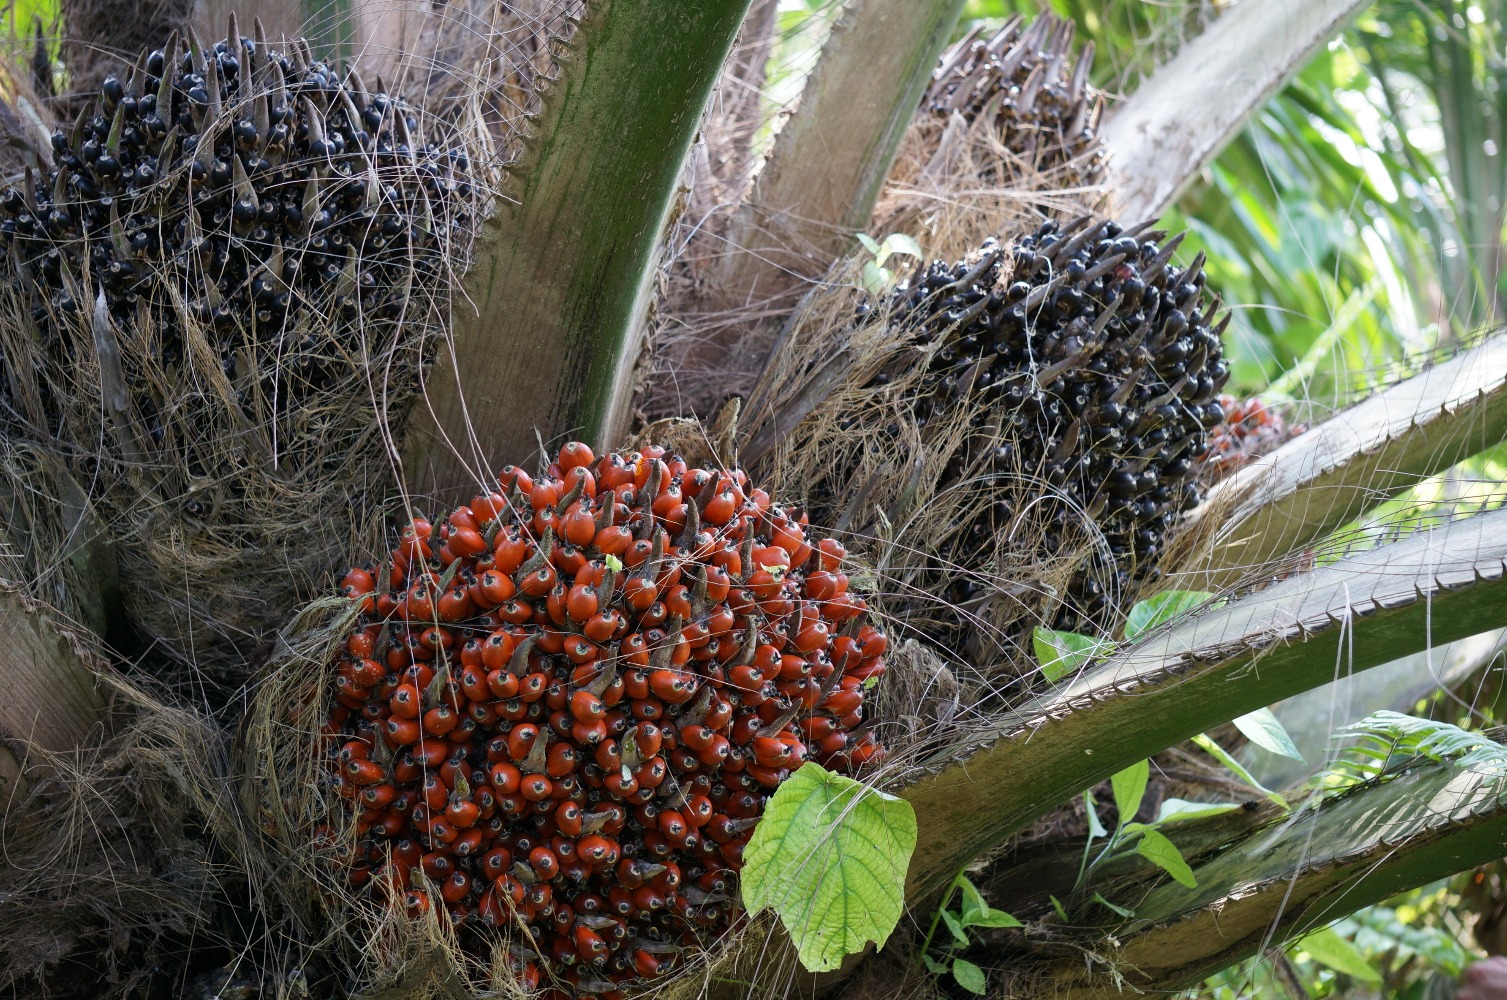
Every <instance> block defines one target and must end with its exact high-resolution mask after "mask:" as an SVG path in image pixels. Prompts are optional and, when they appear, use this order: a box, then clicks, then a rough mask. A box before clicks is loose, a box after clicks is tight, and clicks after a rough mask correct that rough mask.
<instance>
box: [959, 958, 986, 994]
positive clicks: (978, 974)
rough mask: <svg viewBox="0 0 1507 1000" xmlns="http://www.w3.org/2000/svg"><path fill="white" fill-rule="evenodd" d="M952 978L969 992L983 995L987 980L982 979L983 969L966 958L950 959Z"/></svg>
mask: <svg viewBox="0 0 1507 1000" xmlns="http://www.w3.org/2000/svg"><path fill="white" fill-rule="evenodd" d="M952 978H954V979H956V980H957V981H958V985H959V986H961V987H963V989H965V990H967V991H968V992H969V993H977V994H978V995H979V996H983V995H984V988H985V986H986V984H987V980H985V979H984V970H983V969H980V968H979V967H978V966H976V965H974V964H973V963H972V962H970V961H968V960H967V959H966V958H955V959H953V960H952Z"/></svg>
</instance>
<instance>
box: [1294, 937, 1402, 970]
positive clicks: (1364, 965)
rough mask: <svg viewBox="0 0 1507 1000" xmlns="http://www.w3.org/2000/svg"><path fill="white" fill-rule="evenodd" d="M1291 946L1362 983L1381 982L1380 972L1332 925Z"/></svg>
mask: <svg viewBox="0 0 1507 1000" xmlns="http://www.w3.org/2000/svg"><path fill="white" fill-rule="evenodd" d="M1293 947H1295V948H1301V949H1303V950H1304V951H1306V952H1307V953H1308V957H1309V958H1311V959H1313V960H1314V961H1315V962H1318V963H1319V964H1321V965H1327V966H1329V968H1331V969H1333V970H1334V971H1336V972H1343V973H1344V974H1345V975H1347V976H1350V977H1351V978H1354V979H1359V980H1360V981H1361V982H1363V983H1380V982H1381V973H1379V972H1377V971H1376V969H1375V968H1374V967H1373V966H1372V965H1371V963H1370V961H1369V960H1368V959H1367V958H1366V956H1365V955H1362V954H1361V953H1360V950H1359V949H1357V948H1356V947H1355V945H1353V944H1351V943H1350V942H1349V941H1346V940H1345V939H1344V938H1342V937H1340V935H1339V934H1338V933H1337V932H1336V931H1335V929H1334V928H1333V927H1325V928H1324V929H1323V930H1321V931H1314V932H1313V933H1312V934H1309V935H1307V936H1306V937H1303V938H1300V939H1299V940H1297V941H1296V942H1294V943H1293Z"/></svg>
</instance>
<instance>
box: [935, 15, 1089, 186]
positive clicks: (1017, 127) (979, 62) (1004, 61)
mask: <svg viewBox="0 0 1507 1000" xmlns="http://www.w3.org/2000/svg"><path fill="white" fill-rule="evenodd" d="M1072 41H1073V22H1071V21H1067V20H1061V19H1058V18H1055V17H1052V16H1049V15H1048V16H1042V17H1039V18H1037V19H1036V20H1035V21H1033V22H1032V23H1031V25H1030V26H1029V27H1025V26H1024V19H1023V18H1021V17H1019V16H1016V17H1013V18H1011V19H1010V20H1008V21H1007V22H1006V23H1005V24H1004V25H1003V26H1002V27H1001V28H1000V29H999V30H998V31H996V32H995V33H994V34H993V35H989V36H987V37H985V36H984V35H983V32H982V29H977V28H976V29H974V30H973V31H972V32H971V33H969V34H968V35H967V36H965V37H964V38H963V39H962V40H961V41H959V42H957V43H956V44H955V45H953V47H952V48H951V49H949V50H948V51H947V52H946V53H945V54H944V55H943V56H942V60H941V62H940V64H939V65H938V67H937V70H936V72H935V74H934V75H933V82H932V85H931V87H930V89H929V90H928V91H927V94H926V99H925V101H924V103H923V108H924V110H925V111H927V112H928V113H930V114H931V115H933V116H935V117H938V118H943V119H946V118H950V117H951V116H952V115H953V114H955V113H956V114H961V115H962V116H963V118H964V119H965V120H966V121H968V122H969V123H970V124H972V123H975V122H978V121H980V120H983V121H987V122H988V123H990V124H992V125H993V127H994V129H995V131H996V133H997V136H998V139H999V141H1000V142H1001V143H1002V144H1003V145H1004V147H1005V148H1006V149H1007V150H1008V151H1009V152H1010V154H1011V155H1012V156H1014V157H1015V158H1017V159H1018V160H1019V161H1020V162H1021V163H1022V164H1023V165H1024V166H1027V167H1030V168H1032V169H1033V170H1035V171H1037V172H1040V173H1051V174H1052V175H1053V176H1054V182H1053V186H1054V188H1067V187H1075V186H1090V185H1093V184H1096V183H1098V181H1099V180H1100V178H1101V177H1102V175H1103V169H1104V155H1103V152H1102V151H1101V150H1100V148H1099V144H1098V126H1099V117H1100V114H1101V112H1102V110H1103V106H1104V102H1103V98H1102V97H1101V96H1100V95H1099V94H1098V93H1097V92H1096V91H1094V90H1093V89H1092V88H1090V87H1089V86H1088V76H1089V72H1090V70H1091V69H1092V67H1093V62H1094V47H1093V44H1092V43H1090V44H1089V45H1087V46H1085V47H1084V49H1083V51H1082V53H1080V54H1079V56H1078V59H1077V61H1076V63H1075V62H1074V60H1073V56H1072Z"/></svg>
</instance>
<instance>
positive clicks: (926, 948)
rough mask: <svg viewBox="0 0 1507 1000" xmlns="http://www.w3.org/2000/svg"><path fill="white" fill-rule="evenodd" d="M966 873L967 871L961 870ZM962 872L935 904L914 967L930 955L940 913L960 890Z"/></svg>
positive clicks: (940, 920) (939, 920)
mask: <svg viewBox="0 0 1507 1000" xmlns="http://www.w3.org/2000/svg"><path fill="white" fill-rule="evenodd" d="M963 871H967V869H966V868H965V869H963ZM962 878H963V872H962V871H960V872H958V874H957V876H956V877H954V878H953V880H952V884H951V885H949V886H948V887H947V893H946V895H944V896H943V897H942V901H941V902H940V903H938V904H937V911H936V912H935V913H933V914H932V915H931V925H930V926H928V927H927V928H926V937H925V938H924V939H923V940H922V941H921V950H920V952H919V953H918V954H917V956H916V965H918V966H919V965H921V964H922V961H923V960H924V959H925V957H926V956H927V955H928V954H930V953H931V942H932V939H933V938H934V937H936V934H937V925H938V924H940V923H941V922H942V911H943V910H945V909H947V904H948V903H950V902H952V894H953V893H955V892H957V891H958V890H959V889H960V888H962Z"/></svg>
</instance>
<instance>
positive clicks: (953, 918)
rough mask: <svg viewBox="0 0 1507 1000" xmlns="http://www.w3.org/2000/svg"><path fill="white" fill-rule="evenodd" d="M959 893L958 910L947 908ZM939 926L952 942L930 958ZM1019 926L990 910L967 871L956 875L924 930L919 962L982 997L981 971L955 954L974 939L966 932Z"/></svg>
mask: <svg viewBox="0 0 1507 1000" xmlns="http://www.w3.org/2000/svg"><path fill="white" fill-rule="evenodd" d="M959 893H961V899H960V905H959V907H958V909H957V910H955V911H954V910H950V909H948V906H949V904H951V903H952V899H953V896H955V895H958V894H959ZM942 926H945V927H946V928H947V933H948V935H949V936H950V937H951V938H952V941H951V943H950V944H949V945H947V947H946V948H945V949H943V950H942V954H941V955H940V957H937V958H933V957H932V954H931V951H932V943H933V940H934V939H935V938H936V935H937V930H938V928H939V927H942ZM1020 926H1021V922H1020V921H1019V920H1016V919H1015V918H1014V917H1012V916H1011V915H1010V914H1008V913H1006V912H1005V911H1004V910H996V909H994V908H993V907H991V906H990V905H989V904H988V903H987V902H986V901H985V900H984V896H983V894H982V893H981V892H979V889H978V886H976V885H974V884H973V882H972V881H971V880H970V879H969V878H968V875H967V873H966V872H958V874H957V877H956V878H954V879H953V880H952V884H951V885H949V886H948V887H947V893H946V895H944V896H943V897H942V902H941V904H940V905H939V906H938V907H937V912H936V914H935V915H934V916H933V917H932V918H931V926H930V927H928V928H927V929H926V939H925V940H924V941H922V942H921V962H922V964H923V965H925V966H926V968H927V970H928V971H930V972H931V973H932V974H933V975H936V976H943V975H947V974H948V973H949V972H950V973H951V974H952V978H953V979H955V980H956V981H957V984H958V985H959V986H961V987H963V989H965V990H967V991H968V992H970V993H976V994H978V995H980V996H982V995H983V994H984V990H985V986H986V977H985V975H984V970H983V969H980V968H979V967H978V966H977V965H975V964H974V963H972V962H970V961H968V960H967V959H965V958H960V957H959V956H958V955H957V952H959V951H962V950H964V949H966V948H968V947H970V946H971V945H972V944H973V939H972V938H971V937H970V936H969V934H968V931H969V929H970V928H975V927H978V928H1002V927H1020Z"/></svg>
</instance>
